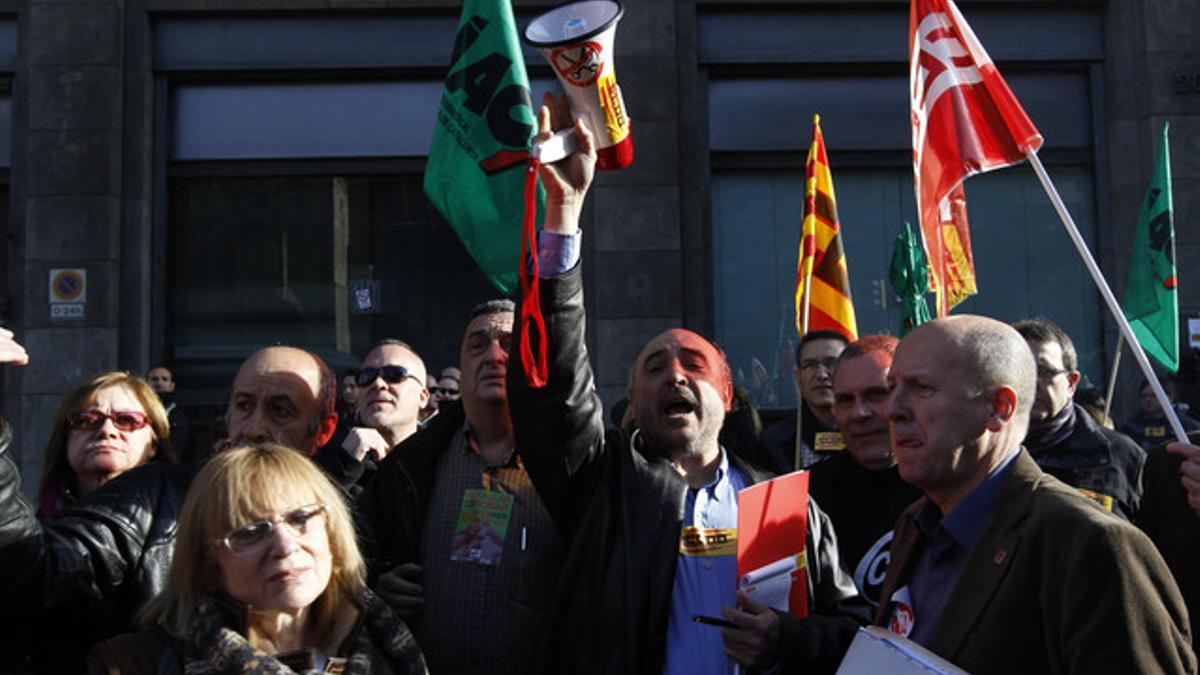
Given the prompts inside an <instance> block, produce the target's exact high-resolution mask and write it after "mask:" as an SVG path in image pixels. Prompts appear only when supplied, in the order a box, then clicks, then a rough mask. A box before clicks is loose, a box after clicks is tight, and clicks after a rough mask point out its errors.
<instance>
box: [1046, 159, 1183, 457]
mask: <svg viewBox="0 0 1200 675" xmlns="http://www.w3.org/2000/svg"><path fill="white" fill-rule="evenodd" d="M1025 156H1026V157H1028V158H1029V163H1030V164H1032V165H1033V170H1034V171H1035V172H1036V173H1037V176H1038V180H1040V181H1041V182H1042V188H1043V189H1045V190H1046V196H1047V197H1049V198H1050V203H1052V204H1053V205H1054V210H1055V211H1058V217H1059V218H1060V219H1062V223H1063V227H1065V228H1067V234H1068V235H1070V237H1071V241H1072V242H1073V243H1074V244H1075V249H1076V250H1077V251H1079V256H1080V257H1081V258H1083V264H1084V265H1085V266H1086V267H1087V269H1088V272H1090V273H1091V275H1092V281H1094V282H1096V288H1097V289H1099V291H1100V295H1101V297H1103V298H1104V304H1106V305H1107V306H1108V311H1109V312H1110V313H1111V314H1112V315H1113V318H1114V319H1116V320H1117V326H1119V327H1120V328H1121V335H1122V336H1123V337H1124V338H1125V341H1126V342H1128V343H1129V349H1130V350H1131V351H1132V352H1133V357H1134V359H1135V360H1136V361H1137V363H1138V366H1139V367H1141V369H1142V374H1143V375H1145V376H1146V381H1148V382H1149V383H1150V386H1151V387H1152V388H1153V389H1154V396H1155V398H1157V399H1158V404H1159V405H1160V406H1162V409H1163V412H1164V413H1165V414H1166V416H1167V422H1169V423H1170V424H1171V431H1174V432H1175V437H1176V438H1177V439H1179V442H1180V443H1187V442H1188V437H1187V433H1186V432H1184V430H1183V425H1182V424H1180V423H1179V416H1178V415H1176V414H1175V409H1174V408H1172V407H1171V401H1170V400H1169V399H1168V398H1167V393H1166V392H1165V391H1163V388H1162V384H1161V383H1160V382H1159V381H1158V377H1157V376H1156V375H1155V374H1154V369H1153V368H1152V367H1151V366H1150V361H1149V359H1147V358H1146V352H1145V351H1143V350H1142V345H1141V344H1140V343H1139V342H1138V341H1137V336H1135V335H1134V334H1133V328H1132V327H1130V325H1129V321H1128V320H1127V319H1126V318H1125V314H1124V312H1122V311H1121V307H1120V305H1118V304H1117V299H1116V298H1115V297H1113V293H1112V289H1110V288H1109V287H1108V282H1107V281H1105V280H1104V275H1103V274H1102V273H1101V272H1100V267H1099V266H1098V265H1096V259H1095V258H1093V257H1092V252H1091V251H1090V250H1088V247H1087V243H1086V242H1085V241H1084V240H1083V235H1081V234H1079V228H1078V227H1076V226H1075V221H1074V220H1073V219H1072V218H1071V214H1070V213H1068V212H1067V207H1066V205H1065V204H1063V201H1062V197H1060V196H1059V194H1058V190H1057V189H1055V187H1054V183H1053V182H1052V181H1051V180H1050V175H1049V174H1047V173H1046V167H1044V166H1042V161H1041V160H1040V159H1038V156H1037V152H1036V151H1034V149H1033V148H1026V150H1025Z"/></svg>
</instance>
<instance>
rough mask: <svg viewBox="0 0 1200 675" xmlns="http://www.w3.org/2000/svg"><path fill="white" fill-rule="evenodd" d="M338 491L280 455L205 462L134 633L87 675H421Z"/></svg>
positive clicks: (95, 659)
mask: <svg viewBox="0 0 1200 675" xmlns="http://www.w3.org/2000/svg"><path fill="white" fill-rule="evenodd" d="M365 574H366V572H365V565H364V563H363V559H362V556H361V555H360V554H359V550H358V544H357V541H356V539H355V533H354V525H353V522H352V521H351V516H350V511H349V509H348V508H347V506H346V504H345V502H344V501H343V498H342V496H341V493H340V491H339V490H338V488H337V487H336V486H335V485H334V484H333V483H332V482H331V481H330V480H329V478H328V477H326V476H325V475H324V474H322V473H321V471H320V470H319V469H317V468H316V466H315V465H314V464H313V463H312V462H311V461H309V460H308V459H307V458H306V457H304V456H303V455H301V454H300V453H298V452H296V451H295V450H290V449H288V448H285V447H283V446H281V445H274V444H269V443H266V444H261V445H248V446H241V447H237V448H233V449H231V450H227V451H225V452H222V453H220V454H218V455H216V456H215V457H213V458H212V459H210V460H209V461H208V463H207V464H205V465H204V467H203V468H202V469H201V470H200V472H199V473H198V474H197V475H196V478H195V480H194V481H193V482H192V485H191V488H189V490H188V494H187V497H186V498H185V499H184V502H183V507H182V511H181V515H180V518H179V533H178V536H177V537H176V539H175V555H174V557H173V559H172V562H171V572H170V576H169V577H168V579H167V585H166V588H165V589H164V591H163V592H162V594H160V595H159V596H158V597H157V598H155V599H154V600H153V601H151V603H150V604H149V605H148V606H147V607H146V609H145V610H143V612H142V615H141V617H142V620H143V624H144V626H145V629H144V630H142V631H141V632H139V633H135V634H126V635H122V636H118V637H116V638H113V639H112V640H109V641H107V642H103V643H101V644H100V645H98V646H97V647H96V648H95V649H94V650H92V653H91V656H90V657H89V659H88V670H89V672H91V673H103V674H105V675H116V674H130V673H132V674H137V673H184V672H186V673H189V674H191V673H214V674H216V673H280V674H282V673H291V672H297V673H310V672H337V673H345V674H351V673H395V674H396V675H404V674H406V673H425V672H426V669H425V660H424V658H423V657H422V655H421V651H420V649H419V648H418V647H417V645H416V641H415V640H414V639H413V636H412V633H410V632H409V630H408V628H407V627H406V626H405V625H404V622H403V621H401V620H400V618H399V617H397V616H396V615H395V614H394V613H393V612H392V610H391V609H390V608H389V607H388V606H387V604H386V603H384V602H383V601H382V600H380V599H379V598H377V597H376V596H375V595H374V594H373V593H371V592H370V591H369V590H367V587H366V581H365Z"/></svg>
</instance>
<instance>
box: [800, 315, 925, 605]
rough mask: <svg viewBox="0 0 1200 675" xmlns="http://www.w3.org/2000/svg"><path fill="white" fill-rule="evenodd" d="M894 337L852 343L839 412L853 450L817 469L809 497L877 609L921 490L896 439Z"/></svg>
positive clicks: (841, 377) (844, 359)
mask: <svg viewBox="0 0 1200 675" xmlns="http://www.w3.org/2000/svg"><path fill="white" fill-rule="evenodd" d="M899 342H900V341H899V340H898V339H896V338H895V337H892V336H891V335H865V336H863V337H861V338H859V339H858V340H855V341H854V342H851V343H850V344H849V345H847V346H846V349H845V350H843V351H842V353H841V355H840V356H838V363H837V369H836V370H835V371H834V373H833V414H834V417H836V418H837V424H838V429H839V430H840V431H841V432H842V437H843V438H844V439H845V441H846V452H844V453H841V454H839V455H838V456H836V457H834V458H833V459H830V460H829V461H826V462H821V463H820V464H817V465H816V466H814V467H813V468H812V469H811V470H810V471H811V473H810V474H809V486H808V490H809V494H811V495H812V496H813V499H815V500H816V501H817V503H818V504H820V505H821V509H822V510H823V511H825V513H828V514H829V518H830V520H832V521H833V528H834V530H835V531H837V533H838V552H839V553H840V554H841V555H840V556H839V557H840V559H841V562H842V565H843V567H844V569H845V570H846V572H847V573H849V574H850V576H851V577H853V579H854V585H855V586H856V587H857V588H858V592H859V593H861V594H862V596H863V598H864V599H866V600H867V602H869V603H871V606H872V607H875V606H878V604H879V592H880V588H881V586H882V585H883V579H884V575H885V574H886V573H887V569H888V564H889V563H890V561H891V542H892V527H893V526H894V525H895V524H896V518H897V517H899V515H900V513H901V512H902V511H904V509H905V507H907V506H908V505H909V504H911V503H913V502H914V501H916V500H917V499H918V498H919V497H920V496H921V491H920V490H918V489H917V488H916V487H914V486H912V485H909V484H908V483H906V482H904V479H902V478H901V477H900V471H899V469H897V468H896V457H895V455H893V454H892V443H891V438H890V436H889V435H888V407H887V406H888V395H889V391H888V384H887V375H888V370H889V369H890V368H891V365H892V357H893V355H894V354H895V353H896V345H897V344H898V343H899Z"/></svg>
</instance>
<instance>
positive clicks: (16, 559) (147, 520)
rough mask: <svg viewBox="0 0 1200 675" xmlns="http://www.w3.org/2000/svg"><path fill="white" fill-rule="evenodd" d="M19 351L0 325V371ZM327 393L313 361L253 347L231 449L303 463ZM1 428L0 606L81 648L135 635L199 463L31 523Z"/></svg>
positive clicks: (332, 421) (162, 579)
mask: <svg viewBox="0 0 1200 675" xmlns="http://www.w3.org/2000/svg"><path fill="white" fill-rule="evenodd" d="M23 354H24V352H23V350H21V349H20V345H18V344H17V343H16V342H15V341H14V340H13V338H12V334H11V333H9V332H7V331H4V330H2V329H0V364H14V365H20V364H22V363H23V362H24V361H25V360H26V358H24V356H23ZM336 396H337V379H336V377H335V376H334V374H333V372H332V371H330V370H329V367H328V366H326V365H325V363H324V361H322V360H321V359H320V358H319V357H318V356H316V355H315V354H312V353H310V352H307V351H305V350H302V349H296V348H293V347H268V348H266V349H262V350H260V351H258V352H255V353H254V354H252V355H251V356H250V357H249V358H247V359H246V361H245V362H244V363H243V364H242V366H241V368H239V369H238V373H237V376H236V377H235V378H234V382H233V386H232V388H231V391H230V399H229V407H228V410H227V411H226V423H227V426H228V429H229V444H232V445H237V444H242V443H256V442H274V443H279V444H281V445H286V446H289V447H292V448H294V449H296V450H297V451H299V452H303V453H304V454H305V455H308V456H311V455H312V454H313V453H315V452H316V450H317V448H319V447H321V446H322V445H324V444H325V443H327V442H328V441H329V439H330V437H331V436H332V435H333V432H334V428H335V427H336V425H337V413H336V412H334V401H335V399H336ZM9 433H10V432H9V431H8V430H7V428H0V602H3V603H4V606H5V607H6V608H9V609H10V610H11V611H12V612H15V614H14V615H20V616H24V617H27V618H29V619H30V621H31V625H32V622H33V621H36V620H41V619H42V617H46V616H71V617H72V620H73V622H74V623H73V626H72V628H73V630H74V631H76V632H78V633H82V634H84V635H86V636H88V637H87V639H86V640H85V641H87V640H90V641H99V640H102V639H105V638H107V637H111V636H112V635H116V634H118V633H122V632H127V631H130V630H133V629H134V628H135V627H136V626H135V623H134V617H135V616H136V614H137V612H138V611H139V610H140V609H141V608H142V606H143V605H145V603H146V602H147V601H148V600H149V599H150V598H152V597H154V596H155V595H156V594H157V593H158V592H159V591H161V590H162V588H163V586H164V584H165V583H166V578H167V574H168V571H169V569H170V566H171V555H172V552H173V548H174V541H175V533H176V530H177V521H178V517H179V508H180V506H181V505H182V502H183V496H184V494H185V493H186V492H187V489H188V486H189V485H190V484H191V481H192V477H193V476H194V475H195V473H196V471H197V470H198V468H199V465H198V464H195V463H190V464H167V463H160V462H151V463H149V464H145V465H143V466H141V467H138V468H137V469H135V470H131V471H128V472H126V473H124V474H122V475H121V476H118V477H117V479H114V480H112V481H110V482H109V483H107V484H105V485H104V486H102V487H101V488H99V489H97V490H96V491H95V492H93V493H91V494H89V495H88V496H87V497H86V498H84V499H82V500H81V501H80V502H79V503H78V504H76V505H75V506H73V507H72V508H71V509H68V510H67V511H65V512H64V513H63V514H61V515H59V516H57V517H55V518H51V519H47V520H45V521H41V522H39V521H38V520H37V518H36V517H35V516H34V511H33V508H32V506H31V505H30V504H29V502H28V501H27V500H26V499H25V497H24V495H23V494H22V493H21V480H20V475H19V472H18V470H17V467H16V464H15V463H14V462H13V461H12V458H11V457H9V456H8V452H7V441H6V437H7V436H8V434H9ZM60 651H61V650H60ZM44 655H45V654H41V653H39V654H37V655H35V657H41V656H44ZM51 656H53V657H54V658H55V659H56V665H55V666H53V667H50V670H48V671H47V672H60V671H61V672H83V669H84V661H83V659H84V656H85V654H62V653H56V654H51ZM64 659H65V661H64Z"/></svg>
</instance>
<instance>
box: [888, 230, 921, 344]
mask: <svg viewBox="0 0 1200 675" xmlns="http://www.w3.org/2000/svg"><path fill="white" fill-rule="evenodd" d="M888 278H889V279H890V280H891V282H892V288H893V289H895V291H896V295H898V296H900V312H901V322H900V337H904V336H905V335H908V333H909V331H911V330H912V329H914V328H916V327H917V326H920V325H921V324H923V323H925V322H926V321H929V319H930V316H929V305H928V304H927V303H926V302H925V293H926V292H927V291H928V290H929V268H928V266H926V264H925V252H924V250H923V249H922V247H921V242H920V241H918V240H917V238H916V236H915V235H913V231H912V225H909V224H908V223H904V231H903V232H901V233H900V234H898V235H896V243H895V244H893V246H892V266H891V269H890V270H889V271H888Z"/></svg>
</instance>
